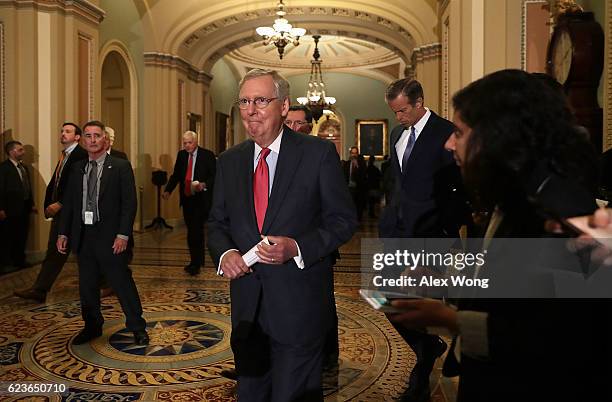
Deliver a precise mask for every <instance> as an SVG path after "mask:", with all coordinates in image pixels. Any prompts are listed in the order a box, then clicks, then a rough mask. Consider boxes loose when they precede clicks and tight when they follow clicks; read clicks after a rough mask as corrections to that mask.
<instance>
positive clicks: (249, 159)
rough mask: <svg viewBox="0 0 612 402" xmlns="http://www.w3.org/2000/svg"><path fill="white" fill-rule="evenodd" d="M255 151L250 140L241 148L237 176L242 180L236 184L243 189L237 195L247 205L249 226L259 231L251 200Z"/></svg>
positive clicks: (239, 188)
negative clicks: (240, 183) (241, 192)
mask: <svg viewBox="0 0 612 402" xmlns="http://www.w3.org/2000/svg"><path fill="white" fill-rule="evenodd" d="M254 153H255V143H254V142H253V141H252V140H248V142H247V143H246V145H245V147H244V149H243V150H242V155H241V157H240V159H241V163H240V164H241V166H240V170H241V172H239V175H238V177H243V178H244V179H243V180H244V182H243V183H242V185H239V186H238V190H239V191H240V190H241V189H242V190H243V191H244V193H243V194H242V195H240V194H239V195H238V197H240V198H242V199H244V200H245V202H246V205H247V211H248V212H247V215H248V217H247V219H248V220H249V226H251V227H254V228H255V232H257V233H259V229H258V228H257V216H256V215H255V202H254V201H253V154H254Z"/></svg>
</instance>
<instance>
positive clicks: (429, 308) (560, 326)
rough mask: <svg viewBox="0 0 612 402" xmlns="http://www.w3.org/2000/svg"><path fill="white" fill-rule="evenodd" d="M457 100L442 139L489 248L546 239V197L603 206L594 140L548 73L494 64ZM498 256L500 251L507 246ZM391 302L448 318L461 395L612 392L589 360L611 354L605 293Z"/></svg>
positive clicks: (418, 316) (408, 313) (594, 395)
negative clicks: (450, 128) (582, 131)
mask: <svg viewBox="0 0 612 402" xmlns="http://www.w3.org/2000/svg"><path fill="white" fill-rule="evenodd" d="M453 106H454V110H455V114H454V118H453V121H454V123H455V125H456V126H457V130H456V131H455V133H453V135H452V136H451V137H450V138H449V140H448V141H447V143H446V148H447V149H449V150H451V151H452V152H453V155H454V158H455V160H456V162H457V164H458V165H459V166H460V168H461V173H462V176H463V180H464V182H465V184H466V187H467V190H468V192H469V194H470V198H471V201H472V204H473V205H474V206H475V207H476V208H477V209H478V210H481V211H485V212H487V213H488V216H489V217H490V220H489V223H488V227H487V231H486V235H485V236H484V239H483V245H486V244H488V243H489V242H495V241H496V240H495V239H496V238H502V237H506V238H507V237H511V238H512V237H514V238H520V237H523V238H524V237H527V238H534V237H544V236H546V235H547V233H546V232H545V230H544V223H545V220H546V217H545V216H542V214H541V211H540V209H539V208H538V207H537V206H538V205H545V206H546V207H547V208H549V209H552V210H555V211H557V212H558V214H559V215H560V216H562V217H569V216H575V215H583V214H591V213H593V212H594V211H595V208H596V206H595V201H594V200H595V197H594V185H593V184H594V183H595V180H594V177H593V176H592V172H594V171H596V170H597V169H596V167H594V166H593V164H594V162H593V161H595V160H596V158H595V154H594V151H593V148H592V147H591V145H590V144H589V143H588V142H587V141H586V139H585V138H584V137H583V136H580V135H576V132H575V129H574V124H573V120H572V115H571V113H570V111H569V110H568V109H567V107H566V104H565V101H564V99H562V98H559V97H558V95H557V94H556V93H555V92H554V91H552V90H551V89H550V88H549V87H547V86H546V85H545V84H543V83H542V82H541V80H538V79H535V78H534V77H532V76H531V75H530V74H528V73H526V72H523V71H519V70H504V71H499V72H495V73H492V74H490V75H487V76H485V77H484V78H482V79H480V80H478V81H475V82H473V83H472V84H470V85H468V86H467V87H466V88H464V89H462V90H461V91H459V92H458V93H457V94H455V96H454V97H453ZM570 188H571V189H572V190H571V191H569V190H568V189H570ZM534 200H535V202H534ZM485 247H486V246H485ZM514 252H515V253H516V250H514ZM507 256H508V255H507ZM489 257H492V256H489ZM494 257H496V258H498V259H501V260H503V259H504V254H501V255H497V256H494ZM508 257H509V256H508ZM392 305H394V306H395V307H398V308H401V309H403V310H404V312H402V313H399V314H396V315H394V316H393V317H392V319H393V320H394V321H396V322H400V323H402V324H403V325H405V326H407V327H411V328H420V327H444V328H447V329H448V330H450V331H451V332H452V333H454V334H455V335H456V338H455V341H454V342H453V348H451V351H449V353H448V357H447V361H446V363H445V368H447V369H448V368H451V367H452V366H453V365H455V366H456V367H457V368H458V372H459V375H460V380H459V392H458V401H460V402H461V401H469V402H474V401H483V402H484V401H527V400H529V401H532V400H533V401H536V400H538V401H540V400H541V401H544V400H548V401H558V400H575V401H578V400H580V401H587V400H588V401H590V400H607V398H606V396H608V397H609V392H608V391H607V388H606V386H605V384H606V382H605V380H606V377H607V378H609V375H610V373H609V371H610V369H609V368H606V369H604V370H597V371H596V370H594V368H593V366H592V364H594V363H593V362H594V361H596V360H597V359H602V358H604V359H606V358H609V357H610V346H609V344H608V343H609V339H610V322H609V321H610V320H609V317H610V311H611V307H610V301H609V300H578V299H572V300H569V299H565V300H564V299H556V300H547V299H518V298H517V299H488V300H487V299H478V300H476V299H463V300H459V301H458V303H457V306H456V308H454V307H451V306H447V305H445V304H443V303H442V302H440V301H437V300H432V299H422V300H396V301H393V302H392ZM455 357H458V359H457V360H458V361H457V360H455ZM568 398H569V399H568Z"/></svg>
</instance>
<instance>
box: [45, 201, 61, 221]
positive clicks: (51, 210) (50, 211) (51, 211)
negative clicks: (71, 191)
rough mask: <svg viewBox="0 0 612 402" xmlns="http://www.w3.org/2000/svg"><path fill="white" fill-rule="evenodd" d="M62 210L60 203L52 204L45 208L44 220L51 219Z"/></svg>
mask: <svg viewBox="0 0 612 402" xmlns="http://www.w3.org/2000/svg"><path fill="white" fill-rule="evenodd" d="M61 209H62V204H61V203H60V202H54V203H53V204H50V205H49V206H48V207H47V208H45V218H53V217H54V216H55V215H57V213H58V212H59V211H60V210H61Z"/></svg>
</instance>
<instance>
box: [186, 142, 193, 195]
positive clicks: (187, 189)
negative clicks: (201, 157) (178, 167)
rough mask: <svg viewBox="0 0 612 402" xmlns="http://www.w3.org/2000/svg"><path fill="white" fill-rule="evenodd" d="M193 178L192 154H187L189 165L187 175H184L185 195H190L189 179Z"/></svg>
mask: <svg viewBox="0 0 612 402" xmlns="http://www.w3.org/2000/svg"><path fill="white" fill-rule="evenodd" d="M192 176H193V154H192V153H191V152H189V164H188V165H187V174H185V189H184V191H185V195H186V196H187V197H189V196H190V195H191V177H192Z"/></svg>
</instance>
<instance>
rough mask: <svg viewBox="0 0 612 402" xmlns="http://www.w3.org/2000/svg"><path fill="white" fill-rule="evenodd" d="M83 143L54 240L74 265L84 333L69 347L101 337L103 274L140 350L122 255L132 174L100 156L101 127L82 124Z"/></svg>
mask: <svg viewBox="0 0 612 402" xmlns="http://www.w3.org/2000/svg"><path fill="white" fill-rule="evenodd" d="M83 137H84V146H85V149H86V150H87V153H88V155H89V157H88V158H87V159H85V160H81V161H79V162H77V163H75V164H74V166H73V172H72V173H71V176H70V182H69V183H68V188H67V189H66V195H65V196H64V198H63V204H64V206H63V211H62V216H61V219H60V223H59V228H58V233H59V235H58V238H57V249H58V250H59V252H60V253H67V252H68V246H69V245H70V247H71V249H72V252H74V253H75V254H77V257H78V263H79V293H80V297H81V314H82V316H83V321H84V322H85V327H84V328H83V330H82V331H81V332H80V333H79V334H78V335H77V336H76V337H75V338H74V339H73V341H72V343H73V344H74V345H80V344H83V343H86V342H88V341H90V340H91V339H94V338H97V337H99V336H100V335H102V325H103V323H104V318H103V317H102V313H101V311H100V293H99V283H100V276H101V275H102V274H104V277H105V278H106V279H107V280H108V281H109V282H110V284H111V286H112V288H113V290H114V291H115V293H116V294H117V297H118V298H119V302H120V303H121V308H122V309H123V312H124V314H125V316H126V326H127V328H128V329H129V330H131V331H132V332H133V334H134V343H135V344H136V345H146V344H148V342H149V337H148V335H147V332H146V331H145V328H146V322H145V320H144V319H143V318H142V306H141V305H140V298H139V297H138V290H137V289H136V285H135V284H134V280H133V278H132V273H131V271H130V270H129V268H128V253H126V249H127V246H128V239H129V237H130V236H131V235H132V226H133V224H134V217H135V216H136V188H135V183H134V172H133V171H132V166H131V165H130V162H128V161H126V160H124V159H119V158H115V157H114V156H111V155H108V154H107V153H106V140H107V139H106V133H105V132H104V124H102V123H101V122H99V121H90V122H88V123H87V124H85V126H84V127H83Z"/></svg>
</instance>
